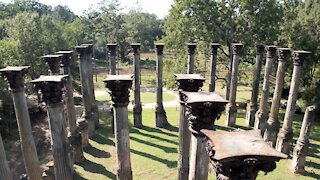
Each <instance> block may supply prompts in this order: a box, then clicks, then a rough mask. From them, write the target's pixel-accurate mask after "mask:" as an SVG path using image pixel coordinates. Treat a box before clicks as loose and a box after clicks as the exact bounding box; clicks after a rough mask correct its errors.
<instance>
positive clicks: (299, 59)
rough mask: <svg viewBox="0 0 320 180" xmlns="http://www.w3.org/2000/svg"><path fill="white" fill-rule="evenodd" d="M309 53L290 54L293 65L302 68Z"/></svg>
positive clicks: (294, 52) (296, 52) (297, 52)
mask: <svg viewBox="0 0 320 180" xmlns="http://www.w3.org/2000/svg"><path fill="white" fill-rule="evenodd" d="M310 53H311V52H310V51H293V52H292V58H293V65H295V66H302V65H303V62H304V60H305V58H306V57H307V56H308V55H309V54H310Z"/></svg>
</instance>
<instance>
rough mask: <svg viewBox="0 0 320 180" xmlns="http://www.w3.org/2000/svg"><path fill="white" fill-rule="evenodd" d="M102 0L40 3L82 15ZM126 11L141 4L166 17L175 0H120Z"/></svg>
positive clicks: (44, 0)
mask: <svg viewBox="0 0 320 180" xmlns="http://www.w3.org/2000/svg"><path fill="white" fill-rule="evenodd" d="M0 1H2V2H4V3H10V2H11V1H13V0H0ZM100 1H101V0H90V1H88V0H39V2H40V3H44V4H46V5H50V6H52V7H54V6H57V5H62V6H68V7H69V8H70V10H71V11H72V12H74V13H75V14H77V15H82V14H83V11H84V10H87V9H88V8H89V7H90V6H95V5H97V4H98V2H100ZM119 2H120V3H121V6H122V7H123V8H124V9H123V10H124V11H125V12H127V11H129V9H130V8H132V7H135V6H137V5H140V7H141V8H142V9H143V11H145V12H148V13H152V14H156V15H157V16H158V18H161V19H162V18H164V17H165V16H167V15H168V11H169V9H170V7H171V5H172V4H173V0H161V2H160V1H157V0H119Z"/></svg>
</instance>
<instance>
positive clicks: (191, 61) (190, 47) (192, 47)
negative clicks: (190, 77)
mask: <svg viewBox="0 0 320 180" xmlns="http://www.w3.org/2000/svg"><path fill="white" fill-rule="evenodd" d="M196 47H197V44H196V43H187V48H188V71H187V73H188V74H193V73H194V52H195V49H196Z"/></svg>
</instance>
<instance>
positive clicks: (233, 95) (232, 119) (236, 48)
mask: <svg viewBox="0 0 320 180" xmlns="http://www.w3.org/2000/svg"><path fill="white" fill-rule="evenodd" d="M232 47H233V64H232V67H233V68H232V76H231V83H230V96H229V103H228V104H227V107H226V125H227V126H234V125H235V124H236V118H237V105H236V99H237V86H238V74H239V62H240V54H241V50H242V47H243V45H242V44H240V43H233V44H232Z"/></svg>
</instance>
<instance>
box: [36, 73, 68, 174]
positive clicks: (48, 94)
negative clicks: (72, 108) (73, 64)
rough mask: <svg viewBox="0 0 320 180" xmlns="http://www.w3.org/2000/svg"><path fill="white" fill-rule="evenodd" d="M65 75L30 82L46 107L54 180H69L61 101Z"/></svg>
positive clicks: (44, 77)
mask: <svg viewBox="0 0 320 180" xmlns="http://www.w3.org/2000/svg"><path fill="white" fill-rule="evenodd" d="M66 77H67V75H55V76H40V77H39V78H38V79H35V80H32V81H30V82H31V83H34V84H35V85H36V87H37V88H39V89H40V90H41V92H42V94H43V100H44V101H45V103H46V105H47V107H48V112H47V113H48V118H49V128H50V132H51V147H52V151H53V161H54V171H55V178H56V179H64V180H71V179H72V173H73V172H72V169H73V168H72V167H70V164H69V163H66V160H68V149H67V147H68V145H67V144H68V143H67V141H66V140H67V136H66V134H65V128H66V127H64V126H65V121H66V119H65V116H64V115H65V113H64V105H63V101H62V94H63V90H62V89H63V86H64V85H63V82H62V81H63V80H64V78H66Z"/></svg>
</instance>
